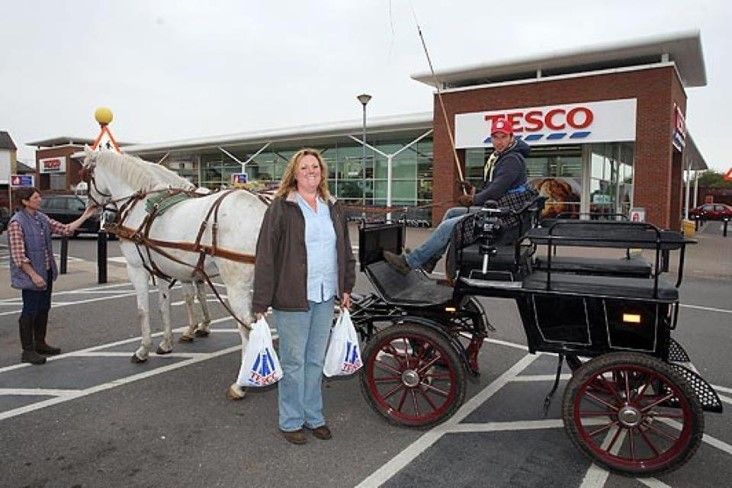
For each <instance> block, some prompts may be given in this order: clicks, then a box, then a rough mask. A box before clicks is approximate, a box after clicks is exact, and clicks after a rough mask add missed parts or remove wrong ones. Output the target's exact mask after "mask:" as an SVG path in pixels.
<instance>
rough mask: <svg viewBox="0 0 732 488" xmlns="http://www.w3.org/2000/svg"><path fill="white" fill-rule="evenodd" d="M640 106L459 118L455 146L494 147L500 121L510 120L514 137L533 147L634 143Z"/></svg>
mask: <svg viewBox="0 0 732 488" xmlns="http://www.w3.org/2000/svg"><path fill="white" fill-rule="evenodd" d="M636 105H637V102H636V99H634V98H633V99H625V100H607V101H602V102H588V103H575V104H569V105H548V106H544V107H527V108H515V109H508V110H495V111H490V112H473V113H465V114H456V115H455V145H456V146H457V147H458V148H461V149H463V148H469V147H489V146H491V135H490V128H491V124H492V123H493V120H494V119H496V118H505V119H506V120H508V122H509V124H511V127H512V128H513V133H514V135H515V136H516V137H517V138H521V139H523V140H524V141H526V142H528V143H531V144H532V145H550V144H551V145H558V144H584V143H588V142H620V141H634V140H635V114H636Z"/></svg>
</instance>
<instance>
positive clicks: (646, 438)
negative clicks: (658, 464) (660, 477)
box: [638, 429, 660, 457]
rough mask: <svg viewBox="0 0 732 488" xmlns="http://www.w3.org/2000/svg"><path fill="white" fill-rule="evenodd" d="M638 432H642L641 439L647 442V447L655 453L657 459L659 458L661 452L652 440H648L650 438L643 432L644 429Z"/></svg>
mask: <svg viewBox="0 0 732 488" xmlns="http://www.w3.org/2000/svg"><path fill="white" fill-rule="evenodd" d="M638 432H640V435H641V438H642V439H643V441H645V443H646V445H647V446H648V447H650V448H651V451H653V454H655V455H656V457H658V456H659V455H660V452H659V451H658V449H656V446H655V444H653V442H651V439H649V438H648V436H647V435H646V433H645V432H644V431H643V429H638Z"/></svg>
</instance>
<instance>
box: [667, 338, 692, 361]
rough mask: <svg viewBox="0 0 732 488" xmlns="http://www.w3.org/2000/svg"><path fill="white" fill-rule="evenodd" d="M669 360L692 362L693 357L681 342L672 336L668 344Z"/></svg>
mask: <svg viewBox="0 0 732 488" xmlns="http://www.w3.org/2000/svg"><path fill="white" fill-rule="evenodd" d="M668 360H669V361H670V362H672V363H690V362H691V358H689V354H687V352H686V350H685V349H684V348H683V346H682V345H681V344H679V343H678V342H676V341H675V340H674V339H673V338H671V343H670V344H669V346H668Z"/></svg>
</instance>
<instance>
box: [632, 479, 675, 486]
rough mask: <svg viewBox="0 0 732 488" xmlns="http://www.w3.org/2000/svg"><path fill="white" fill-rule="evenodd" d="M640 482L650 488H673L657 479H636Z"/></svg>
mask: <svg viewBox="0 0 732 488" xmlns="http://www.w3.org/2000/svg"><path fill="white" fill-rule="evenodd" d="M636 479H637V480H638V481H639V482H641V483H643V484H644V485H646V486H649V487H650V488H671V485H667V484H666V483H664V482H663V481H661V480H657V479H656V478H636Z"/></svg>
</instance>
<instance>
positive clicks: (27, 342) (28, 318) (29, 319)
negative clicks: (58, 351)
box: [18, 314, 46, 364]
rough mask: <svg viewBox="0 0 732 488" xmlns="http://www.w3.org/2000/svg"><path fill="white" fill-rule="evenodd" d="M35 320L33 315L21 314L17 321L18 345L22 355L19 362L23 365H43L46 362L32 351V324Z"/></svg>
mask: <svg viewBox="0 0 732 488" xmlns="http://www.w3.org/2000/svg"><path fill="white" fill-rule="evenodd" d="M35 318H36V317H35V314H30V315H28V314H23V315H21V316H20V319H18V326H19V330H20V344H21V346H22V347H23V354H22V355H21V356H20V361H21V362H23V363H31V364H43V363H45V362H46V358H44V357H43V356H41V355H40V354H38V353H37V352H36V351H35V350H34V349H33V322H34V321H35Z"/></svg>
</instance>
